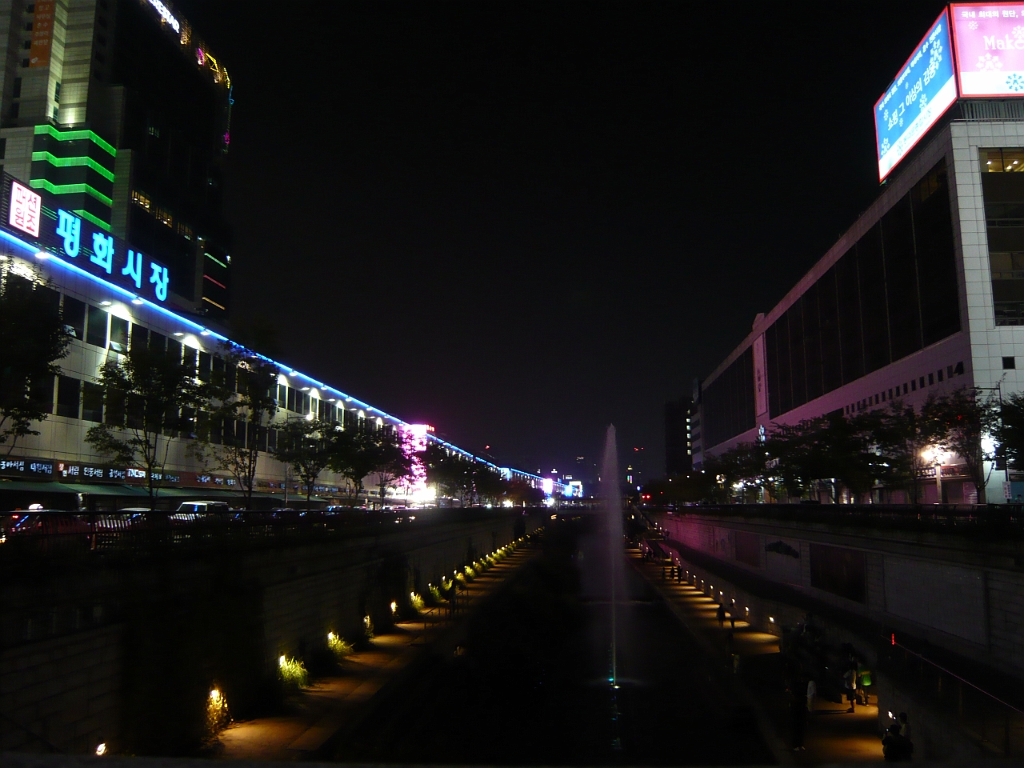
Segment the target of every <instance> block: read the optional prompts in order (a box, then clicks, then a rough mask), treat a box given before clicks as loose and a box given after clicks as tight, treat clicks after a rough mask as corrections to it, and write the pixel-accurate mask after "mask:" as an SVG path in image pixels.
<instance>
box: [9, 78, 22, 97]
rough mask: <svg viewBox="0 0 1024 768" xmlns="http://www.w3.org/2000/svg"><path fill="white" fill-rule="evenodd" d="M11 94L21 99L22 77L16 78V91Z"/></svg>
mask: <svg viewBox="0 0 1024 768" xmlns="http://www.w3.org/2000/svg"><path fill="white" fill-rule="evenodd" d="M11 95H12V96H14V98H16V99H20V98H21V78H20V77H16V78H14V91H13V93H12V94H11Z"/></svg>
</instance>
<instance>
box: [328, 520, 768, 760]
mask: <svg viewBox="0 0 1024 768" xmlns="http://www.w3.org/2000/svg"><path fill="white" fill-rule="evenodd" d="M542 546H543V549H544V551H543V554H542V555H540V556H538V557H535V558H534V559H533V560H532V561H530V562H529V563H528V564H527V565H526V566H524V567H523V569H522V570H521V571H520V573H519V574H517V575H516V577H515V578H514V580H513V581H512V582H511V583H509V584H507V585H506V586H505V588H504V589H503V590H502V591H501V592H500V593H499V594H497V595H495V596H494V598H493V599H491V600H490V601H488V602H487V603H485V604H484V605H482V606H480V607H479V609H477V610H476V612H475V613H474V615H473V616H471V617H470V619H469V622H470V624H469V627H468V637H467V641H466V643H465V652H464V653H463V654H461V655H459V656H455V655H452V656H451V657H449V658H440V657H438V658H436V659H434V660H432V661H431V663H429V664H427V665H425V667H424V668H423V669H422V671H420V672H419V673H418V674H417V675H415V676H414V678H413V679H411V680H410V681H409V682H408V683H407V684H406V685H405V686H404V687H403V690H402V691H401V693H400V694H398V695H395V696H392V697H391V698H390V699H389V702H388V703H387V705H386V706H383V707H380V708H378V710H377V712H376V713H375V714H374V716H373V717H372V718H370V720H369V721H368V722H366V723H364V724H363V727H361V728H360V729H359V731H358V734H357V735H355V736H353V737H351V738H349V739H348V740H347V741H346V742H345V743H343V744H341V745H340V748H339V750H338V753H337V759H338V760H342V761H345V762H416V763H474V764H482V765H488V764H489V765H582V764H587V765H620V764H622V765H626V764H628V765H745V764H766V763H771V762H772V758H771V755H770V753H769V751H768V750H767V749H766V748H765V746H764V745H763V743H762V742H761V739H760V736H759V734H758V732H757V729H756V727H755V725H754V720H753V718H752V717H751V716H750V714H749V713H748V712H747V711H745V710H744V709H742V708H741V707H739V706H738V705H735V704H734V703H733V702H732V701H730V700H729V697H728V695H727V692H726V691H725V690H723V689H721V688H720V687H719V686H718V685H716V684H715V682H714V679H715V676H714V675H712V674H711V664H712V663H713V662H711V661H709V660H708V659H706V658H704V657H702V656H700V655H699V654H698V652H697V649H696V647H695V646H694V644H693V643H692V642H691V640H690V638H689V637H688V636H687V635H686V634H685V632H684V630H683V629H682V628H681V627H680V626H679V624H678V623H677V622H676V620H675V619H674V618H673V617H672V615H671V614H670V613H669V612H668V610H667V609H666V608H665V607H664V605H663V604H662V603H661V602H660V600H658V599H657V598H656V596H655V594H654V593H653V591H652V590H651V589H650V588H649V587H648V586H647V584H646V583H645V582H644V581H643V580H642V579H641V578H640V577H639V576H638V575H637V574H636V573H635V572H634V571H633V570H632V569H631V568H629V566H628V565H624V567H623V568H622V572H623V574H624V577H625V578H624V582H625V583H624V585H623V587H624V590H625V593H626V594H625V595H624V596H622V595H620V600H619V602H618V604H617V617H616V625H617V627H618V632H617V637H618V642H617V644H616V646H617V649H618V664H617V669H618V676H619V688H618V689H617V690H614V689H613V688H612V686H611V685H610V684H609V682H608V677H609V673H610V669H611V663H610V648H611V631H610V626H611V621H610V611H611V605H610V601H609V600H608V594H607V592H606V591H605V584H606V583H607V577H606V574H607V573H608V568H609V563H608V554H607V553H608V546H607V541H606V539H605V538H604V534H603V533H602V531H601V526H600V524H599V522H595V521H593V520H591V521H590V522H588V521H587V520H586V519H584V520H578V521H576V522H572V521H562V522H558V523H554V522H553V523H552V524H551V526H550V527H549V529H548V531H547V533H546V534H545V538H544V541H543V544H542ZM620 591H621V588H620Z"/></svg>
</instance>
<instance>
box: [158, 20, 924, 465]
mask: <svg viewBox="0 0 1024 768" xmlns="http://www.w3.org/2000/svg"><path fill="white" fill-rule="evenodd" d="M175 8H176V10H177V11H178V13H179V14H180V15H183V16H185V18H187V19H188V20H189V21H190V23H191V24H192V25H193V27H194V28H195V29H196V31H197V33H198V34H199V35H200V36H201V37H203V38H204V39H205V40H206V41H207V43H208V45H209V46H210V48H211V49H212V51H213V52H214V53H215V54H216V55H217V56H218V57H219V58H220V61H221V62H222V63H223V64H225V65H226V66H227V67H228V70H229V72H230V74H231V78H232V83H233V84H234V93H235V100H236V102H235V106H234V112H233V122H232V131H231V133H232V145H231V152H230V154H229V156H228V158H227V159H228V189H227V193H228V213H229V217H230V221H231V222H232V224H233V226H234V249H233V254H232V256H233V264H234V267H235V274H234V297H233V311H234V317H235V322H236V324H239V325H246V324H252V323H271V324H272V325H273V326H274V327H275V329H276V331H277V334H278V343H279V346H280V350H281V351H280V352H279V359H281V360H282V361H283V362H286V363H289V364H291V365H294V366H296V367H298V368H300V369H302V370H304V371H306V372H308V373H310V374H311V375H313V376H316V377H319V378H322V379H323V380H325V381H327V382H328V383H330V384H333V385H335V386H337V387H338V388H340V389H342V390H343V391H346V392H348V393H349V394H351V395H353V396H356V397H358V398H360V399H362V400H364V401H367V402H369V403H370V404H372V405H374V406H376V407H379V408H381V409H382V410H385V411H387V412H388V413H391V414H393V415H395V416H398V417H400V418H402V419H405V420H406V421H410V422H427V423H430V424H433V425H435V426H436V427H437V429H438V432H439V433H440V434H443V435H444V436H445V437H447V438H448V439H449V440H451V441H452V442H454V443H456V444H457V445H459V446H461V447H463V448H465V449H467V450H470V451H474V452H478V451H481V450H483V448H484V446H485V445H490V446H491V451H490V453H491V454H493V456H494V457H495V459H496V460H497V461H498V462H499V463H500V464H502V465H512V466H516V467H519V468H522V469H526V470H528V471H535V470H538V469H540V470H543V471H545V472H547V471H549V470H551V469H553V468H557V469H559V470H560V471H562V472H571V471H572V469H573V467H572V463H573V459H574V457H575V456H577V455H586V456H587V457H588V458H589V457H593V456H597V455H598V454H599V452H600V448H601V445H602V442H603V436H604V430H605V427H606V426H607V425H608V424H609V423H614V424H615V425H616V427H617V428H618V433H619V436H620V449H625V450H630V453H632V451H631V449H632V448H633V447H636V446H644V447H645V448H646V449H647V450H646V454H647V456H648V458H647V462H648V465H649V466H648V468H647V470H648V472H649V473H652V474H660V473H661V472H663V463H664V460H663V454H664V449H663V443H664V436H663V421H662V419H663V408H664V404H665V402H666V401H668V400H670V399H675V398H678V397H680V396H681V395H684V394H688V393H689V392H690V390H691V386H692V382H693V379H694V378H695V377H704V376H707V375H708V374H709V373H710V372H711V370H712V369H713V368H714V367H715V366H716V365H717V364H718V363H719V362H720V361H721V360H722V359H723V358H724V357H725V356H726V355H727V354H728V353H729V352H730V351H731V350H732V349H733V348H734V347H735V346H736V345H737V344H738V343H739V342H740V341H741V340H742V339H743V337H744V336H745V335H746V333H747V332H748V331H749V329H750V325H751V323H752V321H753V318H754V316H755V314H756V313H757V312H762V311H767V310H769V309H770V308H771V307H772V306H773V305H774V304H775V303H776V302H777V301H778V300H779V299H780V298H781V297H782V296H783V295H784V294H785V293H786V291H788V290H789V288H791V287H792V286H793V284H794V283H795V282H796V280H798V279H799V277H800V276H801V275H802V274H803V273H804V272H806V271H807V269H809V268H810V266H811V265H812V264H814V262H815V261H816V260H817V259H818V258H820V257H821V256H822V255H823V254H824V253H825V251H826V250H827V249H828V248H829V247H830V246H831V245H832V244H833V243H834V242H835V240H836V239H837V238H838V236H839V235H840V234H841V233H842V232H843V231H844V230H845V229H846V228H847V227H849V226H850V225H851V224H852V223H853V221H854V220H855V219H856V217H857V216H858V215H859V213H860V212H861V211H863V210H864V209H865V208H867V206H868V205H869V204H870V203H871V201H872V200H873V199H874V198H875V197H876V196H877V194H878V192H879V186H878V182H877V172H876V163H875V154H874V128H873V125H872V121H871V113H872V107H873V105H874V103H875V101H876V100H877V98H878V97H879V95H880V94H881V93H882V92H883V90H884V89H885V88H886V86H887V85H888V84H889V82H890V81H891V80H892V78H893V76H894V75H895V74H896V72H897V70H898V69H899V68H900V66H901V65H902V64H903V63H904V61H905V60H906V58H907V57H908V56H909V55H910V53H911V51H912V49H913V48H914V46H915V45H916V44H917V43H918V42H919V40H920V39H921V37H923V35H924V34H925V32H926V31H927V30H928V28H929V26H930V24H931V22H932V21H933V20H934V19H935V17H936V16H937V15H938V14H939V12H940V11H941V9H942V3H941V2H934V1H932V0H928V1H927V2H926V1H923V0H918V1H911V0H900V2H893V0H884V1H879V2H829V3H814V4H811V3H806V2H801V3H753V2H733V3H721V2H706V3H697V2H682V1H681V0H674V1H673V2H636V1H634V2H618V3H605V2H556V1H555V0H544V2H537V3H532V2H523V1H522V0H516V1H515V2H495V1H493V0H476V2H423V1H422V0H421V1H420V2H411V3H398V2H379V1H375V2H359V3H355V2H352V3H350V2H315V1H314V2H304V3H285V4H282V3H279V2H274V3H270V2H256V1H254V0H177V2H176V3H175Z"/></svg>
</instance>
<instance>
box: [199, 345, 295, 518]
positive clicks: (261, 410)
mask: <svg viewBox="0 0 1024 768" xmlns="http://www.w3.org/2000/svg"><path fill="white" fill-rule="evenodd" d="M225 359H226V362H227V365H228V366H229V367H230V368H231V369H237V371H238V375H237V383H236V386H235V387H229V386H227V381H226V380H225V378H224V377H222V376H221V377H219V380H218V379H215V380H214V382H213V392H214V397H215V398H216V399H217V401H218V405H217V407H216V408H215V409H214V411H213V414H212V416H213V420H214V423H224V424H231V423H237V424H239V425H241V427H242V428H241V429H240V430H231V431H229V433H228V434H226V435H225V436H224V440H223V443H222V444H221V445H218V446H214V447H213V449H212V451H213V456H214V463H215V464H216V466H217V467H218V468H219V469H222V470H224V471H225V472H228V473H230V474H231V475H232V476H233V477H234V478H235V480H236V482H237V483H238V486H239V488H241V489H242V494H243V496H244V498H245V508H246V509H249V510H251V509H252V494H253V490H254V489H255V485H256V469H257V464H258V462H259V452H260V449H261V446H262V449H263V450H266V442H267V430H268V429H269V424H270V422H271V421H272V420H273V418H274V414H276V413H277V377H278V374H279V371H278V368H277V365H275V364H274V363H272V362H270V361H268V360H266V359H265V358H263V357H261V356H259V355H258V354H256V353H255V352H253V351H252V350H249V349H243V348H229V349H226V350H225ZM236 390H237V391H236Z"/></svg>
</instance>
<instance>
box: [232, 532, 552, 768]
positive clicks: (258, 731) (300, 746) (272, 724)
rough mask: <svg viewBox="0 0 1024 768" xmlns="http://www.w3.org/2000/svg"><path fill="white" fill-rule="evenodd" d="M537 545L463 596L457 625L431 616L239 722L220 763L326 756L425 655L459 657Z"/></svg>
mask: <svg viewBox="0 0 1024 768" xmlns="http://www.w3.org/2000/svg"><path fill="white" fill-rule="evenodd" d="M536 551H537V547H536V545H532V546H531V545H530V544H529V543H526V544H522V545H520V546H519V547H518V548H517V549H515V551H513V552H512V553H511V554H510V555H508V556H507V557H506V558H505V559H503V560H501V561H500V562H498V563H497V564H496V565H494V566H492V567H491V568H490V569H488V570H487V571H486V572H484V573H482V574H479V575H478V576H477V577H476V578H475V579H474V580H473V581H472V582H470V583H469V584H468V585H467V588H466V590H465V591H464V592H462V593H461V594H460V595H459V598H460V608H459V611H458V613H457V614H456V615H455V616H454V617H450V616H449V615H448V611H447V608H431V609H428V610H425V611H423V612H422V614H421V620H419V621H411V622H400V623H398V624H396V625H395V628H394V630H393V631H391V632H389V633H388V634H383V635H378V636H376V637H374V638H373V640H372V641H370V648H368V649H366V650H362V651H357V652H355V653H352V654H350V655H348V656H346V657H345V658H344V659H343V661H342V662H341V668H342V673H341V675H339V676H333V677H324V678H319V679H317V680H315V681H314V683H313V684H312V685H310V686H309V687H308V688H305V689H303V690H302V691H300V692H299V693H297V694H295V695H293V696H291V697H290V698H289V699H288V702H287V704H288V706H287V710H288V711H287V712H286V713H284V714H281V715H278V716H275V717H263V718H257V719H254V720H248V721H245V722H236V723H233V724H232V725H231V726H229V727H228V728H227V729H225V730H224V731H222V732H221V734H220V737H219V741H220V749H219V750H218V754H217V756H218V757H219V758H222V759H228V760H273V761H291V760H304V759H308V758H310V757H312V756H315V755H318V754H320V753H321V752H322V751H323V750H324V748H325V746H326V745H327V744H328V743H329V742H330V740H331V739H332V738H333V737H334V736H335V735H336V734H338V733H340V732H341V731H343V730H344V729H346V728H348V727H352V726H353V725H355V724H356V723H357V722H358V720H359V718H360V717H361V716H363V714H364V712H365V710H366V709H367V708H368V707H370V706H372V705H373V699H374V697H375V696H377V695H378V694H380V692H381V691H382V689H384V688H385V687H386V686H388V685H394V684H396V683H397V681H398V680H399V679H400V678H401V677H402V674H403V673H404V672H405V671H406V670H408V669H409V667H410V665H412V664H413V663H414V662H415V661H417V660H418V659H419V658H421V656H422V655H423V654H424V653H425V651H426V649H427V648H432V649H434V650H435V651H436V650H437V649H438V647H439V646H440V648H441V649H443V650H449V649H448V646H451V647H452V648H454V651H455V652H458V647H457V642H458V636H459V632H460V629H461V626H462V624H463V620H464V618H465V617H466V616H467V615H469V613H470V612H471V611H472V609H473V608H474V606H476V605H478V604H479V603H480V601H482V600H484V599H485V598H486V597H487V596H488V595H490V594H491V593H492V592H494V591H495V590H496V589H497V588H498V587H499V586H500V585H501V584H502V583H503V582H504V581H505V580H506V578H508V576H509V575H511V574H512V572H514V571H515V570H516V569H517V568H519V566H521V565H522V564H523V563H525V562H526V560H528V559H529V558H530V557H532V555H533V554H534V552H536Z"/></svg>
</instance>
